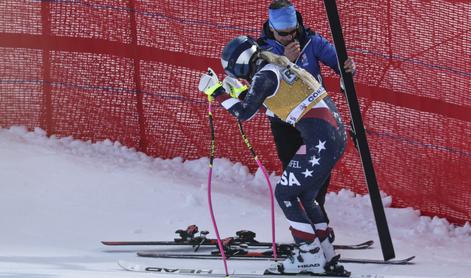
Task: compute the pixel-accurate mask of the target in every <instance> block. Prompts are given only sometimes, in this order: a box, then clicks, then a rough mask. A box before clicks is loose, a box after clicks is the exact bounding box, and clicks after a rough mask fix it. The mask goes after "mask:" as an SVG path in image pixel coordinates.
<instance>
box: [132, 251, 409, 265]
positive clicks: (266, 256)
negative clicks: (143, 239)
mask: <svg viewBox="0 0 471 278" xmlns="http://www.w3.org/2000/svg"><path fill="white" fill-rule="evenodd" d="M137 255H138V256H140V257H149V258H171V259H208V260H214V259H221V256H220V255H219V254H216V253H214V254H191V253H174V252H155V251H140V252H137ZM226 258H227V259H228V260H273V257H272V253H271V251H265V252H250V251H245V252H241V253H233V254H228V253H226ZM279 258H281V259H284V258H287V255H286V254H283V253H281V254H280V256H279ZM414 258H415V256H411V257H408V258H404V259H393V260H388V261H384V260H377V259H366V258H346V257H345V258H343V257H340V259H339V262H341V263H358V264H388V265H406V264H412V263H413V262H412V260H414Z"/></svg>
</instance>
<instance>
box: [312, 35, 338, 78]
mask: <svg viewBox="0 0 471 278" xmlns="http://www.w3.org/2000/svg"><path fill="white" fill-rule="evenodd" d="M312 43H313V45H314V55H316V57H317V58H318V59H319V61H321V62H322V63H323V64H324V65H326V66H329V67H330V68H331V69H333V70H334V71H335V72H336V73H337V74H340V70H339V67H338V62H337V52H336V51H335V47H334V46H333V45H332V44H331V43H330V42H329V41H328V40H327V39H325V38H324V37H322V36H321V35H319V34H315V35H313V36H312Z"/></svg>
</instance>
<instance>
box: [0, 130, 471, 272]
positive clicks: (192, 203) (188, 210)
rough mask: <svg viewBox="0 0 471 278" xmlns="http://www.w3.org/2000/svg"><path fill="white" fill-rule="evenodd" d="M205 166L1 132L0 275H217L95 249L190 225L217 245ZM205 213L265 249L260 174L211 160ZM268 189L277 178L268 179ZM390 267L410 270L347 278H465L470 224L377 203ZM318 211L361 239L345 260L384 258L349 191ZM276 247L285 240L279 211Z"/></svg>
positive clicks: (259, 265) (217, 264) (267, 232)
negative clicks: (144, 269)
mask: <svg viewBox="0 0 471 278" xmlns="http://www.w3.org/2000/svg"><path fill="white" fill-rule="evenodd" d="M207 165H208V159H207V158H201V159H199V160H194V161H183V160H182V159H180V158H176V159H172V160H162V159H159V158H155V159H154V158H150V157H148V156H146V155H144V154H142V153H138V152H136V151H134V150H133V149H129V148H127V147H124V146H122V145H121V144H119V143H115V142H111V141H103V142H99V143H95V144H92V143H90V142H83V141H78V140H73V139H72V138H62V139H58V138H55V137H51V138H48V137H46V136H45V134H44V132H43V131H42V130H40V129H37V130H35V131H34V132H27V131H26V129H24V128H22V127H12V128H9V129H0V182H1V186H0V277H18V278H19V277H21V278H23V277H28V278H29V277H31V278H39V277H41V278H44V277H86V278H87V277H101V278H107V277H113V278H115V277H150V276H157V275H156V274H148V273H130V272H126V271H124V270H122V269H120V268H119V267H118V266H117V264H116V261H117V260H119V259H124V260H128V261H136V262H152V263H154V264H158V265H162V266H199V267H204V268H219V269H221V268H222V267H223V265H222V262H221V261H178V260H155V259H145V258H138V257H136V255H135V251H137V250H148V249H155V248H152V247H106V246H102V245H101V244H100V241H101V240H157V239H159V240H172V239H173V237H174V232H175V230H176V229H180V228H185V227H187V226H188V225H190V224H196V225H198V226H199V227H200V229H207V230H209V231H210V235H213V236H214V232H213V229H212V224H211V220H210V216H209V213H208V206H207ZM213 172H214V176H213V189H214V191H213V192H214V193H213V206H214V210H215V212H216V218H217V221H218V224H219V229H220V233H221V235H222V236H224V237H225V236H231V235H234V233H235V231H237V230H241V229H250V230H253V231H255V232H256V233H257V239H259V240H264V241H269V240H271V228H270V210H269V206H270V203H269V198H268V195H267V192H268V191H267V188H266V183H265V181H264V178H263V175H261V174H260V173H257V174H256V175H251V174H250V173H249V172H248V170H247V168H246V167H244V166H243V165H241V164H239V163H232V162H230V161H229V160H226V159H216V161H215V167H214V171H213ZM271 180H272V183H273V184H275V183H276V180H277V177H275V176H274V175H272V176H271ZM383 201H384V203H385V206H386V214H387V217H388V221H389V225H390V230H391V234H392V237H393V241H394V244H395V249H396V254H397V257H398V258H402V257H406V256H410V255H416V256H417V258H416V260H415V262H416V263H415V264H414V265H407V266H384V265H358V264H345V266H346V268H347V269H349V270H351V271H352V272H353V273H355V274H369V273H375V274H388V275H412V276H420V277H462V278H465V277H466V278H467V277H470V275H471V227H470V225H469V224H466V225H464V226H462V227H456V226H453V225H450V224H449V223H448V222H447V221H446V220H444V219H439V218H430V217H424V216H420V213H419V212H418V211H416V210H413V209H410V208H403V209H398V208H390V207H389V204H390V202H391V197H388V196H385V197H384V199H383ZM327 210H328V211H329V213H330V218H331V221H332V226H333V227H334V228H335V231H336V236H337V240H336V242H337V243H339V244H342V243H357V242H361V241H365V240H369V239H373V240H375V241H376V243H377V244H375V248H373V249H370V250H364V251H344V252H342V254H343V255H344V256H346V257H367V258H381V251H380V247H379V240H378V238H377V234H376V228H375V224H374V219H373V214H372V212H371V207H370V201H369V199H368V197H367V196H359V195H355V194H354V193H352V192H349V191H346V190H344V191H340V192H339V193H330V194H329V195H328V198H327ZM276 221H277V240H278V241H281V242H290V241H291V237H290V234H289V231H288V225H287V223H286V221H285V220H284V217H283V216H282V214H281V211H280V210H277V218H276ZM266 265H267V262H240V261H237V262H235V261H234V262H232V261H230V262H229V268H230V269H236V270H256V269H263V268H264V267H265V266H266Z"/></svg>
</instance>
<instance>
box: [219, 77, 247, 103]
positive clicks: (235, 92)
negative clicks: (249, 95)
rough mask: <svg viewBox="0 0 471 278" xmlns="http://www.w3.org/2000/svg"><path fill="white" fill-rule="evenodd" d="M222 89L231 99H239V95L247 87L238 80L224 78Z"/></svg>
mask: <svg viewBox="0 0 471 278" xmlns="http://www.w3.org/2000/svg"><path fill="white" fill-rule="evenodd" d="M222 87H223V88H224V90H226V92H227V93H228V94H229V95H230V96H231V97H233V98H239V95H240V94H241V93H242V92H244V91H245V90H247V89H248V87H247V85H244V84H242V82H240V81H239V80H238V79H236V78H233V77H230V76H226V78H224V80H223V81H222Z"/></svg>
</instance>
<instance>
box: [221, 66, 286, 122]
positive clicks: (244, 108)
mask: <svg viewBox="0 0 471 278" xmlns="http://www.w3.org/2000/svg"><path fill="white" fill-rule="evenodd" d="M277 87H278V78H277V76H276V74H275V73H274V72H272V71H269V70H266V71H260V72H257V73H256V74H255V76H254V78H253V81H252V83H251V85H250V89H249V91H248V93H247V95H246V96H245V98H244V99H243V100H242V101H238V102H236V103H235V104H234V105H232V106H231V107H230V108H228V109H227V110H228V111H229V112H230V113H231V114H232V115H233V116H235V117H236V118H237V119H239V120H240V121H246V120H248V119H250V118H252V117H253V116H254V115H255V113H257V111H258V109H259V108H260V107H261V106H262V105H263V102H264V101H265V99H266V98H267V97H268V96H271V95H272V94H274V93H275V91H276V88H277Z"/></svg>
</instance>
